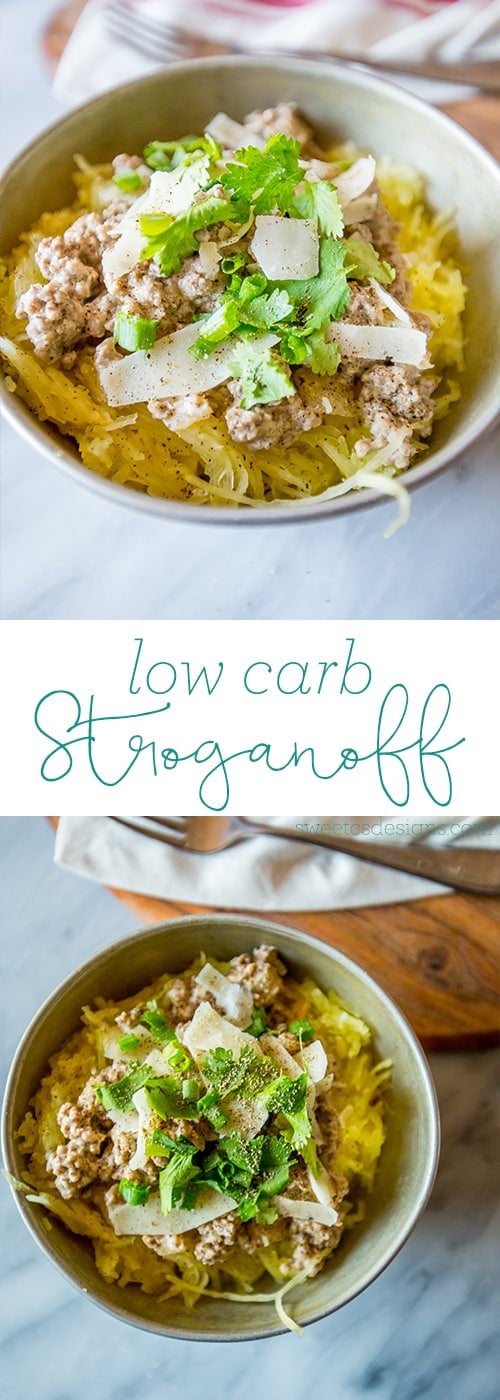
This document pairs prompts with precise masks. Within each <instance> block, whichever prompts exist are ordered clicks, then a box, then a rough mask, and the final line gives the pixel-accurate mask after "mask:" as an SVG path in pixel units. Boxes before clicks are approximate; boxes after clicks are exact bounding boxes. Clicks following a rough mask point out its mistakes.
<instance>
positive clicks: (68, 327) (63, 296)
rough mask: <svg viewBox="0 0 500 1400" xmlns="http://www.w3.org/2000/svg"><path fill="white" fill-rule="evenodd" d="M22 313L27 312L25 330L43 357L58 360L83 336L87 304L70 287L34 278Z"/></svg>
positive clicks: (19, 310)
mask: <svg viewBox="0 0 500 1400" xmlns="http://www.w3.org/2000/svg"><path fill="white" fill-rule="evenodd" d="M16 314H17V315H18V316H19V317H21V316H26V317H27V318H28V324H27V326H26V334H27V336H28V338H29V340H31V343H32V345H33V346H34V349H35V351H36V353H37V355H38V356H39V358H40V359H41V360H44V361H45V362H46V364H55V363H56V362H57V360H60V359H61V356H62V355H64V353H65V351H67V350H71V349H72V348H73V346H74V345H76V344H77V342H78V341H79V340H80V337H81V335H82V333H83V331H84V327H85V306H84V305H83V304H82V302H81V301H79V299H78V297H77V296H73V295H72V293H71V292H70V291H68V288H67V287H58V286H56V284H55V283H53V282H48V283H47V284H46V285H42V284H41V283H38V282H35V283H34V285H33V286H32V287H29V288H28V291H27V292H24V295H23V296H22V297H21V298H20V300H19V302H18V305H17V313H16Z"/></svg>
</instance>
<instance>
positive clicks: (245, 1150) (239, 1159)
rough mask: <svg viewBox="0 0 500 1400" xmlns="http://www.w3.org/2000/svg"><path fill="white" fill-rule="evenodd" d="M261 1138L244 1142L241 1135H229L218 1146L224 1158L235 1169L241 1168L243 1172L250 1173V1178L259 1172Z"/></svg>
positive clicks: (262, 1139) (262, 1143)
mask: <svg viewBox="0 0 500 1400" xmlns="http://www.w3.org/2000/svg"><path fill="white" fill-rule="evenodd" d="M263 1145H264V1138H263V1137H254V1138H248V1140H246V1139H245V1138H243V1137H242V1136H241V1133H229V1134H228V1136H227V1137H225V1138H223V1139H222V1142H221V1144H220V1146H221V1149H222V1151H223V1152H224V1154H225V1156H226V1157H228V1159H229V1161H230V1162H232V1163H233V1165H234V1166H235V1167H240V1168H242V1170H243V1171H247V1172H250V1175H251V1176H256V1175H257V1173H258V1172H259V1171H260V1165H261V1159H262V1148H263Z"/></svg>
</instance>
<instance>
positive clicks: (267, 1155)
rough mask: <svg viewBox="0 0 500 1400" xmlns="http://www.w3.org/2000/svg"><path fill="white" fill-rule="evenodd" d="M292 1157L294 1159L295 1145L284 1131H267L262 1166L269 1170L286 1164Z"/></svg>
mask: <svg viewBox="0 0 500 1400" xmlns="http://www.w3.org/2000/svg"><path fill="white" fill-rule="evenodd" d="M290 1159H293V1160H295V1159H294V1156H293V1147H292V1145H291V1143H290V1142H287V1139H286V1138H285V1137H283V1133H276V1134H275V1133H267V1134H266V1136H265V1138H264V1146H263V1148H262V1167H263V1169H264V1170H269V1169H270V1168H271V1167H273V1168H274V1167H283V1166H286V1165H287V1163H288V1162H290Z"/></svg>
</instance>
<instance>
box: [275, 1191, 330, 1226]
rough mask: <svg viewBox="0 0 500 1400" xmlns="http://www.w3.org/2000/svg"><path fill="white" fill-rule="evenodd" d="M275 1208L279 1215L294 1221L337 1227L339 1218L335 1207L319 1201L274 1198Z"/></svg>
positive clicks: (284, 1197)
mask: <svg viewBox="0 0 500 1400" xmlns="http://www.w3.org/2000/svg"><path fill="white" fill-rule="evenodd" d="M273 1206H276V1208H277V1211H278V1214H279V1215H289V1216H291V1217H292V1219H294V1220H317V1221H318V1224H319V1225H336V1224H337V1220H338V1218H339V1217H338V1212H337V1211H336V1210H334V1208H333V1206H328V1205H321V1203H320V1202H319V1201H304V1200H301V1199H300V1198H299V1199H298V1200H295V1199H292V1198H291V1197H288V1196H273Z"/></svg>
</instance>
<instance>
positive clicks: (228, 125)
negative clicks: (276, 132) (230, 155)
mask: <svg viewBox="0 0 500 1400" xmlns="http://www.w3.org/2000/svg"><path fill="white" fill-rule="evenodd" d="M205 131H206V132H207V133H208V135H209V136H213V138H214V141H218V142H219V144H220V145H221V146H222V147H223V148H224V150H230V151H238V150H239V149H240V147H243V146H258V147H259V150H261V151H263V150H264V146H265V144H266V143H265V141H263V139H262V136H257V135H256V133H255V131H250V130H249V128H248V126H241V125H240V123H239V122H235V121H233V118H232V117H228V116H227V113H226V112H217V113H216V115H215V117H212V120H211V121H210V122H209V123H208V126H206V127H205Z"/></svg>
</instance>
